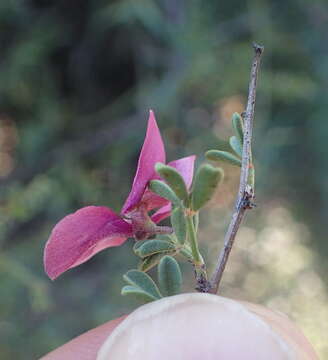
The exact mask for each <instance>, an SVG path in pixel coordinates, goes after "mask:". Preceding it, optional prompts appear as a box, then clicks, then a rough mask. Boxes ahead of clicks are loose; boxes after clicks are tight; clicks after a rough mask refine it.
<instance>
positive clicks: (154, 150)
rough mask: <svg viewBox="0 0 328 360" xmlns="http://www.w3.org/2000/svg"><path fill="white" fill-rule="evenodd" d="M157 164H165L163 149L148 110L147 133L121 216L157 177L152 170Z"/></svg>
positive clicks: (135, 203) (153, 120) (156, 128)
mask: <svg viewBox="0 0 328 360" xmlns="http://www.w3.org/2000/svg"><path fill="white" fill-rule="evenodd" d="M157 162H161V163H165V149H164V144H163V140H162V137H161V134H160V132H159V129H158V126H157V123H156V119H155V116H154V113H153V111H152V110H150V112H149V120H148V128H147V133H146V137H145V141H144V143H143V146H142V149H141V152H140V156H139V161H138V167H137V172H136V175H135V177H134V180H133V185H132V189H131V192H130V194H129V196H128V198H127V199H126V201H125V204H124V206H123V208H122V211H121V213H122V214H126V213H128V212H129V211H130V210H132V209H133V208H134V207H135V206H136V205H138V203H139V202H140V200H141V198H142V196H143V193H144V191H145V188H146V186H147V183H148V182H149V181H150V180H151V179H154V178H155V177H157V176H156V173H155V169H154V167H155V164H156V163H157Z"/></svg>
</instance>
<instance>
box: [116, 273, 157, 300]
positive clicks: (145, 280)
mask: <svg viewBox="0 0 328 360" xmlns="http://www.w3.org/2000/svg"><path fill="white" fill-rule="evenodd" d="M123 279H124V280H125V281H126V282H127V283H128V284H129V285H130V287H128V288H126V287H123V289H122V295H127V294H133V293H134V294H136V293H138V294H139V295H140V293H142V294H147V295H146V296H147V297H148V298H149V300H148V301H152V300H156V299H160V298H161V297H162V295H161V293H160V291H159V289H158V287H157V285H156V284H155V283H154V281H153V280H152V278H151V277H150V276H149V275H147V274H145V273H144V272H142V271H139V270H129V271H128V272H127V273H126V274H125V275H124V276H123Z"/></svg>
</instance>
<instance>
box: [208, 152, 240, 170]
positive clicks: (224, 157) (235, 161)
mask: <svg viewBox="0 0 328 360" xmlns="http://www.w3.org/2000/svg"><path fill="white" fill-rule="evenodd" d="M205 156H206V158H207V159H208V160H212V161H224V162H227V163H229V164H232V165H236V166H240V167H241V161H240V159H239V158H238V157H237V156H235V155H233V154H231V153H229V152H227V151H220V150H209V151H207V152H206V153H205Z"/></svg>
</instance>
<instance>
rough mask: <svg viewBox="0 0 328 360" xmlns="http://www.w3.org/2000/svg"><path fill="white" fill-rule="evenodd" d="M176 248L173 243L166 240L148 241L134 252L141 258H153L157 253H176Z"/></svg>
mask: <svg viewBox="0 0 328 360" xmlns="http://www.w3.org/2000/svg"><path fill="white" fill-rule="evenodd" d="M175 250H176V247H175V245H174V244H173V243H171V242H168V241H165V240H157V239H154V240H146V241H144V242H143V243H142V244H141V245H139V246H138V247H137V248H135V249H134V252H135V253H136V254H137V255H138V256H140V257H141V258H145V257H147V256H151V255H154V254H157V253H167V252H172V251H175Z"/></svg>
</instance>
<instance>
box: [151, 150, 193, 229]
mask: <svg viewBox="0 0 328 360" xmlns="http://www.w3.org/2000/svg"><path fill="white" fill-rule="evenodd" d="M195 159H196V156H195V155H191V156H187V157H184V158H182V159H178V160H174V161H171V162H169V163H168V165H170V166H172V167H174V168H175V169H176V170H178V172H179V173H180V174H181V175H182V177H183V179H184V181H185V183H186V185H187V188H188V189H189V188H190V186H191V183H192V179H193V175H194V164H195ZM154 196H155V194H154ZM158 203H159V202H158ZM170 214H171V204H170V203H168V201H167V202H166V204H164V206H162V207H161V208H159V209H158V210H157V211H156V212H155V213H154V214H153V215H152V216H151V219H152V221H154V222H155V223H158V222H160V221H162V220H164V219H166V218H167V217H168V216H170Z"/></svg>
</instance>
